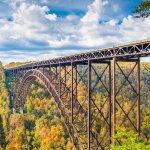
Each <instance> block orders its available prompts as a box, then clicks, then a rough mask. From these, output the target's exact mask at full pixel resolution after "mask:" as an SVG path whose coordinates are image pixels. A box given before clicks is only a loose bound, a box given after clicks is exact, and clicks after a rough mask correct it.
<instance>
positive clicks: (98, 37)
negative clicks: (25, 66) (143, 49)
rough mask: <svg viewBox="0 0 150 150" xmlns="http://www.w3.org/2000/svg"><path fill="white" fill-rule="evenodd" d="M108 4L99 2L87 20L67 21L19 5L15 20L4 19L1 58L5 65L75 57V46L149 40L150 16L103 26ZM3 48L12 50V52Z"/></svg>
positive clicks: (36, 7)
mask: <svg viewBox="0 0 150 150" xmlns="http://www.w3.org/2000/svg"><path fill="white" fill-rule="evenodd" d="M22 1H23V0H22ZM14 2H16V3H17V0H15V1H14ZM106 2H107V1H106ZM105 5H106V4H104V1H102V0H95V1H94V2H93V3H92V4H90V5H89V6H88V10H87V13H86V14H85V15H84V16H83V17H79V16H76V15H68V16H66V17H64V18H62V17H59V16H57V15H56V14H54V13H49V14H47V13H46V12H49V11H50V10H49V8H48V7H47V6H40V5H38V4H34V3H33V4H31V3H28V2H22V3H20V5H16V6H15V7H16V9H14V11H13V14H12V17H13V19H14V20H13V21H11V22H10V21H8V20H7V19H0V28H1V30H0V35H1V36H0V45H1V46H0V54H2V55H1V56H0V59H2V60H3V61H4V62H5V63H6V62H8V61H14V60H15V61H16V60H18V61H20V60H24V61H25V60H28V61H29V60H30V61H31V60H39V59H40V60H41V59H48V58H50V57H56V56H60V54H61V55H64V54H66V53H67V54H71V53H73V48H74V49H76V48H75V47H80V48H83V49H86V48H87V49H91V48H93V49H94V48H97V47H104V46H108V45H109V46H110V45H116V44H118V43H124V42H131V41H136V40H141V39H146V38H149V35H150V17H149V18H142V19H137V18H134V17H133V16H128V17H126V18H124V19H123V20H122V22H120V21H118V20H117V19H111V20H108V21H107V22H105V23H103V24H100V20H101V12H102V9H103V7H105ZM2 49H6V50H7V51H8V50H9V51H8V52H9V53H5V52H4V51H2ZM11 49H15V50H16V51H18V52H21V53H17V52H14V50H11ZM51 49H52V50H51ZM65 49H70V51H69V50H67V51H66V50H65ZM31 50H33V51H35V52H34V53H33V52H31ZM54 50H55V51H54ZM29 52H30V53H29ZM74 52H75V50H74ZM6 54H7V56H6ZM11 54H13V55H12V56H11ZM6 58H7V60H6ZM8 58H9V59H8Z"/></svg>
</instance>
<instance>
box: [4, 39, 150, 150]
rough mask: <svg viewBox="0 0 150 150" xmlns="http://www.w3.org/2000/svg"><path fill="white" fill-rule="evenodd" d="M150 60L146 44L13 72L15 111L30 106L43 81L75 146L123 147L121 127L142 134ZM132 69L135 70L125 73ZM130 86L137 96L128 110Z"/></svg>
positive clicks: (149, 46) (36, 64) (91, 148)
mask: <svg viewBox="0 0 150 150" xmlns="http://www.w3.org/2000/svg"><path fill="white" fill-rule="evenodd" d="M149 56H150V40H145V41H138V42H134V43H127V44H123V45H119V46H115V47H110V48H105V49H101V50H96V51H91V52H87V53H81V54H78V55H71V56H66V57H61V58H56V59H50V60H46V61H40V62H34V63H30V64H25V65H22V66H18V67H15V68H10V69H8V70H7V78H8V80H9V83H10V87H11V89H10V93H11V100H12V105H13V108H14V109H15V110H16V111H19V109H20V108H23V107H24V104H25V101H26V97H27V94H28V91H29V89H30V86H31V85H32V83H33V81H34V80H36V79H39V80H41V81H42V82H43V84H44V85H45V87H46V88H47V90H48V92H49V93H50V95H51V96H52V97H53V98H54V101H55V104H56V106H57V108H58V110H59V113H60V114H61V116H62V117H63V121H64V124H65V126H66V129H67V131H68V134H69V136H70V139H71V141H72V143H73V145H74V147H75V148H76V149H78V150H85V149H88V150H101V149H109V148H110V145H111V144H117V143H119V144H121V143H120V141H119V140H117V139H114V138H112V137H113V136H114V135H115V133H116V126H117V125H120V126H125V127H130V129H132V130H134V131H135V132H137V133H138V135H140V126H141V122H140V121H141V118H140V116H141V115H140V101H141V90H140V88H141V86H140V58H141V57H149ZM126 65H130V70H128V71H126V70H125V69H124V68H125V66H126ZM118 72H119V73H118ZM131 76H132V77H134V78H132V81H131ZM118 78H122V81H121V83H118ZM133 79H134V80H133ZM126 87H128V90H129V91H130V92H129V93H130V95H128V96H129V97H130V96H131V97H130V98H131V100H129V101H131V106H130V108H128V111H126V110H125V108H124V104H123V100H122V101H121V100H120V98H119V95H120V94H124V95H123V96H125V95H126V93H124V92H123V90H124V89H125V88H126ZM81 89H82V90H81ZM81 91H83V92H82V93H81ZM98 94H99V95H100V96H98V98H97V96H96V95H98ZM118 109H120V110H121V111H122V113H121V114H120V115H122V117H121V121H118V119H117V115H118V114H117V110H118ZM133 112H134V113H133ZM131 113H133V114H132V115H133V116H134V118H133V117H132V118H131ZM126 122H128V123H126Z"/></svg>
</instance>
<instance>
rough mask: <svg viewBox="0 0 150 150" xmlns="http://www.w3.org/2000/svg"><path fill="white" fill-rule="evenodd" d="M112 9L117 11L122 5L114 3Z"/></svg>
mask: <svg viewBox="0 0 150 150" xmlns="http://www.w3.org/2000/svg"><path fill="white" fill-rule="evenodd" d="M112 9H113V11H114V12H115V13H117V12H118V11H119V10H120V9H121V8H120V6H119V5H118V4H113V5H112Z"/></svg>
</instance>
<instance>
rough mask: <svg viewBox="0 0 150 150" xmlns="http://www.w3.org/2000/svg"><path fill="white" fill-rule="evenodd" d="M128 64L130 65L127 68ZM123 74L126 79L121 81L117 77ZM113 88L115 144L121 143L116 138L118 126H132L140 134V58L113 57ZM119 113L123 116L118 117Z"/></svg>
mask: <svg viewBox="0 0 150 150" xmlns="http://www.w3.org/2000/svg"><path fill="white" fill-rule="evenodd" d="M126 64H127V65H128V66H129V67H128V69H126V70H125V67H126ZM121 76H122V78H123V79H124V81H121V83H119V82H118V80H117V79H118V78H120V77H121ZM133 76H136V78H133ZM112 89H113V93H112V113H113V115H112V136H113V139H112V143H113V145H115V144H121V143H120V141H119V140H118V139H116V138H114V137H115V135H116V132H117V131H116V127H125V128H127V130H128V129H129V128H130V130H131V128H132V130H134V131H135V132H137V133H138V135H140V99H141V95H140V59H117V58H113V82H112ZM121 95H122V97H121V98H120V96H121ZM122 99H123V100H122ZM123 101H124V102H123ZM118 115H120V116H123V117H121V118H118ZM119 120H121V122H119Z"/></svg>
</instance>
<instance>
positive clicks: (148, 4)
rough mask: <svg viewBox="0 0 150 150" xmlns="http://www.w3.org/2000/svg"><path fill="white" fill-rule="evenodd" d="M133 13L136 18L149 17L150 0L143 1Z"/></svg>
mask: <svg viewBox="0 0 150 150" xmlns="http://www.w3.org/2000/svg"><path fill="white" fill-rule="evenodd" d="M133 13H134V14H135V17H137V18H140V17H148V16H150V0H143V1H142V3H141V4H140V5H139V6H138V7H137V8H136V9H135V10H134V11H133Z"/></svg>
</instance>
